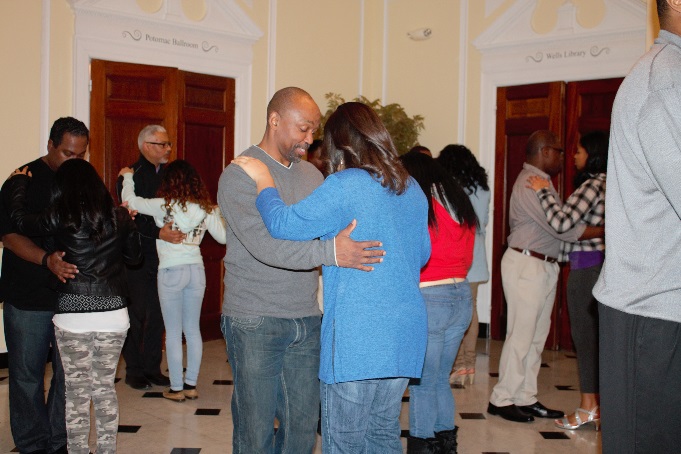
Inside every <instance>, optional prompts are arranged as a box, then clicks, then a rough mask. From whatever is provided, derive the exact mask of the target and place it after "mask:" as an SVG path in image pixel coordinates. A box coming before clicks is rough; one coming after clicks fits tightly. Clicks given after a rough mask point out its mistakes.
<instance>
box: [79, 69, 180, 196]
mask: <svg viewBox="0 0 681 454" xmlns="http://www.w3.org/2000/svg"><path fill="white" fill-rule="evenodd" d="M90 68H91V69H90V75H91V78H92V93H91V99H90V136H91V139H90V162H91V163H92V165H93V166H94V167H95V169H97V171H98V172H99V174H100V175H101V176H102V179H103V180H104V184H106V186H107V188H109V191H111V193H112V194H114V197H115V194H116V188H115V187H116V180H117V179H118V172H119V171H120V169H121V167H124V166H129V165H130V164H132V163H133V162H135V161H137V158H138V156H139V148H138V146H137V135H138V134H139V132H140V130H141V129H142V128H143V127H145V126H146V125H149V124H160V125H162V126H163V127H165V128H166V129H167V130H168V135H169V136H170V137H171V138H172V137H176V136H177V69H175V68H164V67H159V66H149V65H131V64H128V63H118V62H110V61H103V60H93V61H92V63H91V65H90ZM171 140H173V139H171ZM176 148H177V147H174V148H173V150H172V152H171V153H172V154H171V159H174V158H175V156H176V153H177V149H176Z"/></svg>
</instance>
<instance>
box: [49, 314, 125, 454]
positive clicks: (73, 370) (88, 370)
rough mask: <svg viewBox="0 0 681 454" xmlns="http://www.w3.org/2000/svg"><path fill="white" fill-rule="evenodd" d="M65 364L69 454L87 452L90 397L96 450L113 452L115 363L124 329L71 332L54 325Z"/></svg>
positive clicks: (115, 425) (101, 453) (108, 453)
mask: <svg viewBox="0 0 681 454" xmlns="http://www.w3.org/2000/svg"><path fill="white" fill-rule="evenodd" d="M54 329H55V334H56V337H57V347H58V348H59V354H60V355H61V361H62V365H63V368H64V377H65V384H66V386H65V388H66V432H67V435H68V451H69V453H70V454H80V453H84V454H88V453H89V452H90V448H89V447H88V437H89V435H90V400H92V403H93V406H94V410H95V421H96V428H97V454H110V453H115V452H116V435H117V433H118V398H117V397H116V389H115V388H114V379H115V378H116V367H117V365H118V358H119V357H120V355H121V349H122V348H123V342H124V341H125V337H126V335H127V331H123V332H119V333H113V332H96V331H95V332H88V333H73V332H70V331H64V330H61V329H59V328H57V327H56V326H55V328H54Z"/></svg>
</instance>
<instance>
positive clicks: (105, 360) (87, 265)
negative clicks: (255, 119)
mask: <svg viewBox="0 0 681 454" xmlns="http://www.w3.org/2000/svg"><path fill="white" fill-rule="evenodd" d="M29 184H30V173H29V172H27V170H26V169H24V170H22V171H15V173H14V174H13V175H12V176H11V177H10V179H9V180H8V181H7V182H6V183H5V185H4V186H3V190H2V197H3V203H4V204H5V207H6V208H7V211H8V212H9V213H10V217H11V219H12V223H13V224H14V226H15V227H16V229H17V231H18V232H19V233H22V234H25V235H30V236H40V235H46V236H51V237H52V239H53V241H54V246H55V248H54V250H60V251H63V252H65V255H64V260H66V261H68V262H69V263H73V264H74V265H76V266H77V267H78V273H77V274H76V276H75V278H73V279H70V280H68V281H67V282H66V283H60V284H58V287H57V292H58V293H59V297H58V303H57V307H56V308H55V315H54V318H53V321H54V325H55V333H56V338H57V347H58V348H59V353H60V355H61V360H62V364H63V367H64V375H65V379H66V380H65V381H66V427H67V432H68V451H69V452H70V453H76V454H77V453H81V452H82V453H88V452H89V447H88V436H89V433H90V400H91V399H92V401H93V403H94V408H95V418H96V420H97V452H106V453H113V452H116V434H117V430H118V400H117V397H116V390H115V388H114V379H115V376H116V366H117V364H118V359H119V357H120V353H121V348H122V347H123V342H124V341H125V337H126V335H127V331H128V327H129V326H130V323H129V318H128V312H127V309H126V306H127V296H128V289H127V284H126V279H125V264H126V263H127V264H135V263H138V262H139V261H140V260H141V257H142V256H141V250H140V238H139V233H138V232H137V228H136V226H135V223H134V222H133V221H132V219H131V217H130V215H129V214H128V211H127V210H126V209H125V208H123V207H118V208H116V207H115V206H114V201H113V199H112V197H111V195H110V194H109V192H108V190H107V189H106V186H105V185H104V183H103V182H102V180H101V179H100V178H99V175H97V172H96V171H95V169H94V168H93V167H92V166H91V165H90V163H88V162H87V161H84V160H81V159H72V160H68V161H66V162H64V163H63V164H62V165H61V166H60V167H59V170H57V172H56V174H55V183H54V186H53V188H52V199H51V204H50V209H49V210H48V211H47V212H45V213H42V214H27V213H26V210H25V194H26V188H27V187H28V185H29ZM50 252H52V251H50ZM46 257H47V254H46Z"/></svg>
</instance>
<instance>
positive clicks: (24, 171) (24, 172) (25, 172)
mask: <svg viewBox="0 0 681 454" xmlns="http://www.w3.org/2000/svg"><path fill="white" fill-rule="evenodd" d="M15 175H26V176H27V177H29V178H31V177H32V176H33V174H32V173H31V171H30V170H28V166H24V167H23V168H21V169H15V170H14V172H12V173H11V174H10V176H9V177H8V178H7V179H8V180H9V179H10V178H12V177H13V176H15Z"/></svg>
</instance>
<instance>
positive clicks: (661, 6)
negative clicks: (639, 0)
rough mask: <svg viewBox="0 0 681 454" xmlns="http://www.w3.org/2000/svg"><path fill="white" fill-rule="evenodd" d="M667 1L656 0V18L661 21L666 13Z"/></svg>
mask: <svg viewBox="0 0 681 454" xmlns="http://www.w3.org/2000/svg"><path fill="white" fill-rule="evenodd" d="M667 7H668V5H667V0H657V16H658V17H659V18H660V20H662V15H664V14H665V13H666V12H667Z"/></svg>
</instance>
